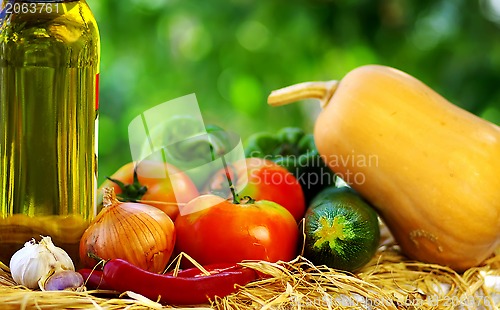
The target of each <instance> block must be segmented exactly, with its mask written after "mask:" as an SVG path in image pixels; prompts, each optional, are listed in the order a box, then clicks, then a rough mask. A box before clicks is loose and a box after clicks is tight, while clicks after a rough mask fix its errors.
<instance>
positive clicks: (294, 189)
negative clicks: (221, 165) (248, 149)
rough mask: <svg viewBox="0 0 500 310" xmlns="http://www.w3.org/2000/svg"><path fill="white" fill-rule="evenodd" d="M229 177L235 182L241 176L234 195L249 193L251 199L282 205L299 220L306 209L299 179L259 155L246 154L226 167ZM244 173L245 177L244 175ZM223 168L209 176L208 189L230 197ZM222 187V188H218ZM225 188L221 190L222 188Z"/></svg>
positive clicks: (241, 195)
mask: <svg viewBox="0 0 500 310" xmlns="http://www.w3.org/2000/svg"><path fill="white" fill-rule="evenodd" d="M228 171H229V173H230V177H231V180H232V182H233V183H234V184H236V188H239V187H238V185H239V184H240V183H241V182H244V181H245V180H247V181H248V183H247V185H246V186H245V187H244V188H243V190H241V191H240V192H239V193H238V195H239V196H240V197H245V196H250V197H252V198H253V199H255V200H270V201H273V202H276V203H277V204H279V205H281V206H283V207H285V208H286V209H287V210H288V211H289V212H290V213H291V214H292V215H293V217H294V218H295V221H297V222H299V221H300V220H302V218H303V217H304V214H305V212H306V202H305V198H304V192H303V191H302V187H301V186H300V183H299V181H298V180H297V179H296V178H295V176H294V175H293V174H292V173H291V172H289V171H288V170H287V169H286V168H284V167H282V166H280V165H278V164H276V163H274V162H272V161H270V160H267V159H262V158H255V157H252V158H247V159H246V160H244V161H239V162H236V163H235V164H234V165H231V166H230V167H228ZM244 174H246V176H247V178H244V177H243V176H244ZM227 184H228V181H227V176H226V171H225V170H224V169H221V170H220V171H218V172H216V173H215V175H214V176H213V177H212V178H211V180H210V181H209V185H208V190H210V191H211V192H212V193H217V194H221V195H222V196H224V197H230V196H231V193H230V192H229V191H228V189H227V188H228V187H227ZM221 189H222V190H221ZM224 189H225V190H224Z"/></svg>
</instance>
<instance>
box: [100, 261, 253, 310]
mask: <svg viewBox="0 0 500 310" xmlns="http://www.w3.org/2000/svg"><path fill="white" fill-rule="evenodd" d="M207 267H208V266H207ZM194 269H197V268H194ZM209 269H210V268H209ZM215 269H217V268H215ZM210 271H212V272H214V273H213V274H210V275H208V276H202V275H200V271H199V270H198V271H197V272H196V271H195V270H192V269H188V270H184V271H183V272H181V274H182V273H183V274H182V276H177V277H174V276H173V275H172V274H156V273H152V272H149V271H146V270H143V269H141V268H139V267H136V266H134V265H132V264H130V263H129V262H127V261H125V260H122V259H112V260H110V261H108V262H107V263H106V264H105V265H104V269H103V276H104V280H105V281H106V282H107V283H108V284H109V285H110V286H111V287H113V288H114V289H115V290H117V291H120V292H125V291H133V292H135V293H138V294H141V295H143V296H145V297H147V298H149V299H151V300H154V301H156V300H158V299H159V300H160V302H163V303H168V304H173V305H194V304H202V303H206V302H207V301H208V300H209V299H213V298H214V297H215V296H219V297H224V296H226V295H229V294H231V293H233V292H235V291H236V287H235V285H236V284H238V285H245V284H247V283H249V282H251V281H253V280H256V279H257V273H256V272H255V271H254V270H252V269H249V268H245V267H241V266H238V265H233V266H226V267H224V268H222V269H221V270H220V271H218V272H217V271H215V270H214V268H212V269H211V270H210Z"/></svg>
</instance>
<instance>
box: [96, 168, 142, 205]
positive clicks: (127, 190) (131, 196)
mask: <svg viewBox="0 0 500 310" xmlns="http://www.w3.org/2000/svg"><path fill="white" fill-rule="evenodd" d="M106 178H107V179H108V180H110V181H111V182H113V183H115V184H116V185H118V186H119V187H120V189H121V190H122V193H121V194H118V195H117V197H118V198H119V200H120V201H122V202H124V201H130V202H137V200H140V199H141V198H142V196H144V194H146V192H147V191H148V188H147V187H146V186H143V185H141V183H140V182H139V177H138V176H137V169H136V168H134V182H133V183H132V184H125V183H123V182H121V181H120V180H117V179H112V178H110V177H106Z"/></svg>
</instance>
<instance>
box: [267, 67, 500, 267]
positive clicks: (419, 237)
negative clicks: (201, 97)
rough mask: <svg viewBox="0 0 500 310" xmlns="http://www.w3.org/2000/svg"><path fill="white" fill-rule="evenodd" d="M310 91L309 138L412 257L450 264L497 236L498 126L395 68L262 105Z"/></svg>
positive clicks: (468, 261) (292, 91) (277, 96)
mask: <svg viewBox="0 0 500 310" xmlns="http://www.w3.org/2000/svg"><path fill="white" fill-rule="evenodd" d="M306 98H316V99H319V100H321V102H322V105H323V107H324V109H323V110H322V112H321V113H320V115H319V116H318V118H317V120H316V123H315V129H314V136H315V142H316V146H317V148H318V151H319V153H320V154H321V155H322V158H323V159H324V160H325V161H326V163H327V164H328V165H329V167H330V168H331V169H332V170H333V171H334V172H336V173H337V174H338V175H339V176H340V177H342V178H344V180H345V181H346V182H347V183H349V184H350V185H351V186H352V187H353V188H354V189H355V190H356V191H358V192H359V193H360V194H361V195H362V196H363V197H364V198H366V199H367V200H368V201H369V202H370V203H371V204H373V205H374V206H375V207H376V208H377V210H378V213H379V214H380V216H381V217H382V218H383V219H384V220H385V222H386V223H387V225H388V227H389V229H390V230H391V232H392V233H393V235H394V236H395V239H396V241H397V242H398V244H399V245H400V247H401V249H402V251H403V253H405V254H406V255H407V256H408V257H410V258H412V259H417V260H420V261H423V262H428V263H436V264H441V265H445V266H449V267H450V268H453V269H455V270H456V271H464V270H466V269H468V268H470V267H472V266H476V265H479V264H480V263H481V262H483V261H484V260H485V259H486V258H488V257H489V256H490V255H492V253H493V252H494V250H495V248H496V247H497V246H499V245H500V127H498V126H496V125H495V124H492V123H490V122H487V121H486V120H483V119H481V118H479V117H477V116H475V115H473V114H471V113H469V112H467V111H465V110H463V109H461V108H459V107H458V106H456V105H453V104H452V103H450V102H449V101H447V100H446V99H445V98H443V97H442V96H440V95H439V94H437V93H436V92H434V91H433V90H432V89H430V88H429V87H428V86H426V85H425V84H424V83H422V82H420V81H419V80H417V79H416V78H414V77H412V76H410V75H408V74H406V73H403V72H401V71H398V70H396V69H394V68H390V67H386V66H380V65H367V66H362V67H359V68H356V69H354V70H352V71H351V72H349V73H348V74H347V75H346V76H345V77H344V78H343V79H342V80H341V81H340V82H337V81H329V82H306V83H301V84H298V85H293V86H289V87H286V88H284V89H281V90H277V91H274V92H272V93H271V94H270V96H269V98H268V102H269V104H270V105H273V106H278V105H282V104H287V103H290V102H293V101H297V100H301V99H306Z"/></svg>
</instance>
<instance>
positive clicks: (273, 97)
mask: <svg viewBox="0 0 500 310" xmlns="http://www.w3.org/2000/svg"><path fill="white" fill-rule="evenodd" d="M338 84H339V81H336V80H332V81H314V82H305V83H300V84H295V85H291V86H288V87H285V88H281V89H278V90H274V91H272V92H271V94H270V95H269V97H268V98H267V103H268V104H269V105H271V106H281V105H285V104H289V103H292V102H295V101H299V100H304V99H319V101H320V102H321V107H322V108H324V107H325V106H326V105H327V104H328V102H329V101H330V99H331V98H332V96H333V94H334V93H335V91H336V90H337V86H338Z"/></svg>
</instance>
